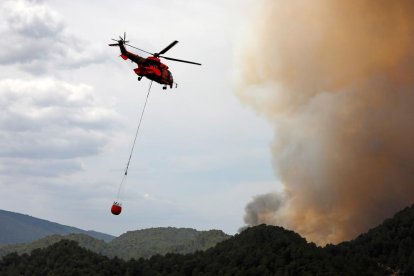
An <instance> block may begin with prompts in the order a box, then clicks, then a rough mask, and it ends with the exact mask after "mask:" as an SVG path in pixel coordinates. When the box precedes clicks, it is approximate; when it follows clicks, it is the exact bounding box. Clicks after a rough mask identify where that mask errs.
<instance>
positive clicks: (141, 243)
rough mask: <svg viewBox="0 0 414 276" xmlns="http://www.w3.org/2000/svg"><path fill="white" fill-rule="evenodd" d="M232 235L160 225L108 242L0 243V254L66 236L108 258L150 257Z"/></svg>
mask: <svg viewBox="0 0 414 276" xmlns="http://www.w3.org/2000/svg"><path fill="white" fill-rule="evenodd" d="M229 237H230V236H229V235H227V234H225V233H224V232H223V231H221V230H209V231H197V230H195V229H191V228H174V227H159V228H149V229H143V230H136V231H130V232H127V233H125V234H123V235H121V236H119V237H118V238H115V239H113V240H112V241H111V242H109V243H106V242H104V241H102V240H97V239H95V238H92V237H90V236H88V235H84V234H69V235H65V236H61V235H52V236H48V237H45V238H42V239H40V240H37V241H35V242H32V243H28V244H15V245H6V246H0V257H1V256H5V255H7V254H9V253H12V252H17V253H18V254H23V253H30V252H31V251H32V250H34V249H38V248H45V247H48V246H50V245H52V244H54V243H57V242H59V241H61V240H63V239H66V240H73V241H76V242H77V243H78V244H79V246H81V247H83V248H86V249H89V250H92V251H93V252H95V253H99V254H101V255H104V256H107V257H115V256H117V257H119V258H122V259H124V260H129V259H132V258H135V259H139V258H141V257H142V258H149V257H151V256H153V255H156V254H161V255H165V254H167V253H179V254H187V253H192V252H195V251H197V250H206V249H208V248H210V247H213V246H214V245H216V244H217V243H218V242H221V241H223V240H226V239H228V238H229Z"/></svg>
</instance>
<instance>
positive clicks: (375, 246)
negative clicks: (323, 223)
mask: <svg viewBox="0 0 414 276" xmlns="http://www.w3.org/2000/svg"><path fill="white" fill-rule="evenodd" d="M170 230H171V229H170ZM172 230H173V231H172V232H171V233H173V234H171V235H167V236H166V235H165V233H164V231H165V229H160V228H155V230H154V229H153V231H154V235H153V236H148V233H145V232H139V231H138V232H137V233H139V234H137V233H136V232H130V233H127V234H125V236H124V237H123V238H122V239H120V241H118V242H119V243H120V244H125V243H127V242H131V241H132V240H134V239H136V237H137V236H140V235H141V236H142V237H145V238H148V239H149V240H151V242H153V241H160V240H161V242H160V244H164V245H165V244H169V243H168V242H169V241H171V240H174V241H177V240H182V239H183V236H184V235H188V236H189V237H191V239H192V240H197V236H198V235H197V234H196V232H194V231H193V230H191V229H190V230H189V229H172ZM186 231H188V232H186ZM209 234H212V235H218V236H220V235H221V233H220V232H211V233H209ZM413 234H414V206H412V207H410V208H407V209H405V210H403V211H402V212H400V213H398V214H397V215H396V216H395V217H394V218H393V219H390V220H386V221H385V222H384V223H383V224H382V225H380V226H378V227H376V228H375V229H372V230H370V231H369V232H368V233H366V234H363V235H361V236H359V237H358V238H357V239H355V240H354V241H351V242H346V243H342V244H339V245H328V246H326V247H325V248H321V247H317V246H316V245H315V244H313V243H308V242H307V241H306V240H305V239H304V238H302V237H300V236H299V235H298V234H296V233H294V232H292V231H287V230H285V229H283V228H281V227H276V226H266V225H259V226H256V227H251V228H248V229H246V230H245V231H243V232H242V233H240V234H237V235H235V236H234V237H232V238H229V239H226V240H224V241H222V242H220V243H218V244H217V245H216V246H214V247H212V248H210V249H207V250H205V251H196V252H194V253H190V254H176V253H167V254H166V255H165V256H161V255H153V256H151V257H150V258H149V259H144V258H140V259H138V260H135V259H131V260H129V261H124V260H122V259H119V258H116V257H115V258H113V259H109V258H108V257H105V256H102V255H99V254H97V253H94V252H92V251H89V250H87V249H84V248H81V247H79V246H78V245H77V244H76V242H74V241H68V240H62V241H59V242H58V243H55V244H53V245H51V246H49V247H47V248H44V249H36V250H34V251H32V253H31V254H30V255H28V254H23V255H17V254H15V253H12V254H9V255H7V256H5V257H4V258H3V259H2V260H1V261H0V275H391V274H394V275H396V274H398V275H414V267H413V264H414V244H413V237H414V235H413ZM191 235H194V236H191ZM142 237H141V238H142ZM155 237H157V238H155ZM123 239H125V241H123ZM198 239H199V240H200V239H201V240H203V243H204V244H208V243H209V242H206V241H205V240H204V237H202V238H200V237H199V238H198ZM137 240H139V239H137ZM124 242H125V243H124ZM189 244H190V245H189V248H190V247H191V246H192V244H191V243H189ZM124 250H129V249H128V248H124Z"/></svg>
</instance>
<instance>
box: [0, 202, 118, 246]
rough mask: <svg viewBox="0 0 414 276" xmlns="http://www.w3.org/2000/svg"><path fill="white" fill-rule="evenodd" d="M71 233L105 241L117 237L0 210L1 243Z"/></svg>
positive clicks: (25, 241)
mask: <svg viewBox="0 0 414 276" xmlns="http://www.w3.org/2000/svg"><path fill="white" fill-rule="evenodd" d="M70 233H83V234H86V235H89V236H91V237H94V238H96V239H101V240H104V241H111V240H112V239H113V238H115V237H114V236H112V235H109V234H105V233H101V232H97V231H93V230H83V229H80V228H76V227H73V226H67V225H63V224H60V223H57V222H52V221H48V220H45V219H40V218H36V217H33V216H30V215H25V214H21V213H16V212H11V211H6V210H0V234H1V235H0V245H8V244H16V243H27V242H32V241H35V240H38V239H40V238H43V237H45V236H48V235H53V234H70Z"/></svg>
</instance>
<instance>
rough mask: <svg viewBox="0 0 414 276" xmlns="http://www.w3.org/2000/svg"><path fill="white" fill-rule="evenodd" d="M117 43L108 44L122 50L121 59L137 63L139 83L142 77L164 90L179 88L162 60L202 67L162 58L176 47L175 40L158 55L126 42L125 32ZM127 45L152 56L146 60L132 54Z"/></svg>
mask: <svg viewBox="0 0 414 276" xmlns="http://www.w3.org/2000/svg"><path fill="white" fill-rule="evenodd" d="M112 40H114V41H116V42H117V43H112V44H108V45H109V46H119V49H120V50H121V58H122V59H124V60H127V59H129V60H131V62H135V63H136V64H138V67H137V68H135V69H134V72H135V74H137V75H138V81H140V80H141V79H142V77H146V78H147V79H149V80H151V81H155V82H158V83H159V84H162V85H163V87H162V88H163V89H164V90H165V89H167V86H170V88H173V85H174V84H175V87H177V83H174V79H173V76H172V74H171V72H170V71H169V70H168V66H167V65H165V64H164V63H162V62H161V60H160V58H164V59H167V60H172V61H178V62H184V63H189V64H194V65H201V64H200V63H197V62H192V61H187V60H182V59H176V58H171V57H166V56H162V55H163V54H165V53H166V52H167V51H168V50H170V49H171V48H172V47H174V46H175V45H176V44H177V43H178V41H177V40H175V41H173V42H171V43H170V44H169V45H168V46H167V47H165V48H164V49H163V50H161V51H160V52H158V53H150V52H148V51H145V50H142V49H140V48H137V47H135V46H132V45H130V44H128V43H129V41H126V33H125V32H124V37H121V36H119V39H118V40H117V39H113V38H112ZM125 45H127V46H129V47H132V48H134V49H137V50H140V51H142V52H144V53H147V54H150V55H151V56H149V57H147V58H144V57H141V56H139V55H137V54H134V53H131V52H129V51H127V50H126V48H125Z"/></svg>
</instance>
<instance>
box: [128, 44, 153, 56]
mask: <svg viewBox="0 0 414 276" xmlns="http://www.w3.org/2000/svg"><path fill="white" fill-rule="evenodd" d="M125 45H128V46H129V47H132V48H134V49H137V50H140V51H142V52H144V53H147V54H150V55H154V54H153V53H150V52H147V51H145V50H142V49H140V48H137V47H135V46H132V45H130V44H128V43H125Z"/></svg>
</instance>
